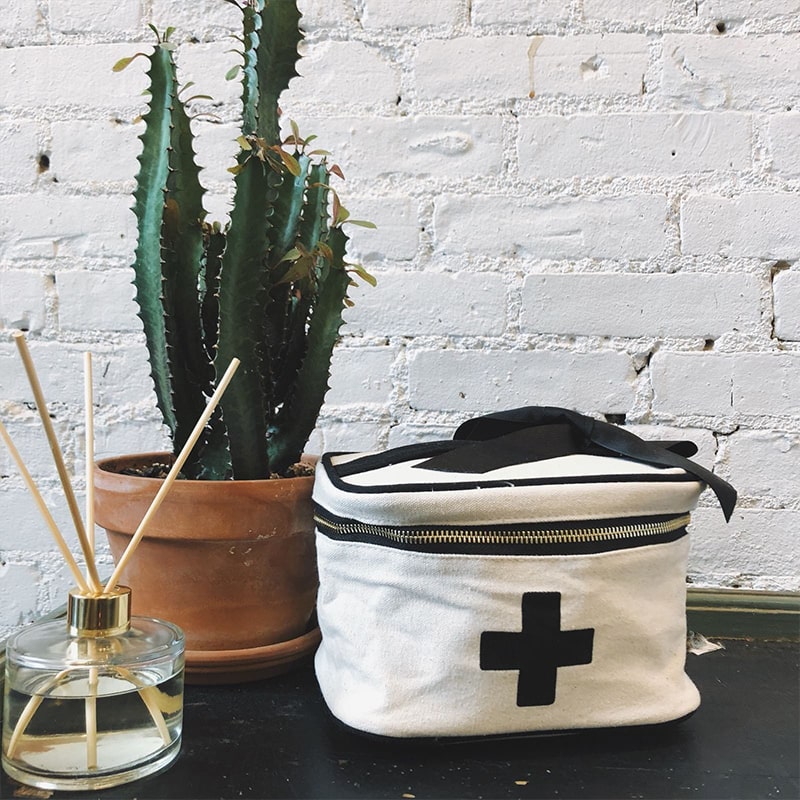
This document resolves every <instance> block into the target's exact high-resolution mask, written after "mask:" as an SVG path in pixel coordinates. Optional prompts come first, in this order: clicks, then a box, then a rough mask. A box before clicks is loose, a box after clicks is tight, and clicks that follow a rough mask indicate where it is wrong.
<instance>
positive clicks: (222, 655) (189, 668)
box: [185, 627, 322, 684]
mask: <svg viewBox="0 0 800 800" xmlns="http://www.w3.org/2000/svg"><path fill="white" fill-rule="evenodd" d="M321 639H322V635H321V634H320V630H319V628H318V627H314V628H312V629H311V630H309V631H307V632H306V633H304V634H302V635H301V636H298V637H297V638H296V639H289V640H288V641H286V642H277V643H276V644H269V645H265V646H264V647H251V648H246V649H244V650H187V651H186V672H185V676H186V683H189V684H212V683H244V682H245V681H255V680H259V679H261V678H269V677H271V676H273V675H280V674H281V673H282V672H287V671H288V670H289V669H291V667H292V665H293V664H294V663H295V662H296V661H299V660H300V659H301V658H305V657H306V656H310V655H311V654H312V653H313V652H314V651H315V650H316V649H317V645H319V643H320V640H321Z"/></svg>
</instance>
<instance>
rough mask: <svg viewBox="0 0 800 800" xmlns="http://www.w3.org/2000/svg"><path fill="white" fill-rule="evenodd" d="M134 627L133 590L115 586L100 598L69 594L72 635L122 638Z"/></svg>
mask: <svg viewBox="0 0 800 800" xmlns="http://www.w3.org/2000/svg"><path fill="white" fill-rule="evenodd" d="M130 626H131V590H130V589H129V588H128V587H127V586H115V587H114V588H113V589H112V590H111V591H110V592H104V593H103V594H100V595H90V594H82V593H81V592H79V591H78V590H77V589H73V590H72V591H71V592H70V593H69V602H68V604H67V627H68V629H69V634H70V636H88V637H99V636H118V635H119V634H121V633H125V631H127V630H128V628H130Z"/></svg>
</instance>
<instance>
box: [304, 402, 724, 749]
mask: <svg viewBox="0 0 800 800" xmlns="http://www.w3.org/2000/svg"><path fill="white" fill-rule="evenodd" d="M695 449H696V448H694V446H693V445H691V444H689V443H685V442H683V443H666V442H662V443H652V442H644V441H642V440H641V439H639V438H637V437H636V436H634V435H633V434H631V433H629V432H628V431H626V430H625V429H624V428H619V427H617V426H612V425H608V424H606V423H601V422H597V421H595V420H592V419H590V418H588V417H584V416H581V415H579V414H576V413H574V412H570V411H566V410H564V409H557V408H525V409H516V410H513V411H509V412H503V413H499V414H496V415H490V416H489V417H481V418H477V419H473V420H470V421H468V422H467V423H465V424H464V425H462V426H461V428H459V429H458V431H457V432H456V435H455V438H454V440H453V441H447V442H432V443H430V444H422V445H412V446H409V447H401V448H397V449H394V450H389V451H386V452H382V453H374V454H352V453H351V454H325V455H324V456H323V457H322V458H321V460H320V462H319V464H318V467H317V473H316V480H315V486H314V502H315V508H316V524H317V553H318V563H319V577H320V588H319V597H318V606H317V608H318V615H319V624H320V628H321V631H322V644H321V645H320V648H319V650H318V652H317V654H316V660H315V667H316V673H317V677H318V680H319V684H320V687H321V689H322V694H323V696H324V698H325V701H326V703H327V705H328V707H329V708H330V710H331V712H332V713H333V715H334V716H335V717H337V718H338V719H339V720H340V721H341V722H342V723H344V724H345V725H347V726H349V727H351V728H354V729H356V730H358V731H362V732H365V733H370V734H375V735H380V736H390V737H404V738H409V737H415V738H416V737H449V736H457V737H464V736H487V735H499V734H514V733H526V732H543V731H563V730H572V729H584V728H596V727H607V726H621V725H639V724H650V723H659V722H665V721H668V720H675V719H679V718H681V717H684V716H686V715H688V714H689V713H691V712H692V711H694V710H695V709H696V708H697V706H698V704H699V695H698V691H697V689H696V688H695V686H694V684H693V683H692V681H691V680H690V679H689V677H688V676H687V675H686V673H685V671H684V663H685V655H686V645H685V637H686V622H685V619H686V618H685V599H686V584H685V580H686V566H687V555H688V550H689V540H688V535H687V529H686V526H687V524H688V523H689V511H690V510H691V509H692V508H693V507H694V506H695V504H696V502H697V500H698V498H699V496H700V494H701V492H702V491H703V490H704V488H705V487H706V486H707V485H711V487H712V488H713V489H714V491H715V492H716V493H717V496H718V498H719V500H720V502H721V504H722V506H723V510H724V512H725V514H726V516H728V517H729V516H730V513H731V512H732V510H733V505H734V504H735V499H736V494H735V492H734V490H733V489H732V488H731V487H730V486H729V485H728V484H726V483H725V482H724V481H722V480H720V479H719V478H718V477H717V476H715V475H713V474H711V473H710V472H709V471H707V470H705V469H704V468H703V467H701V466H699V465H697V464H694V463H693V462H691V461H689V460H688V459H687V458H686V455H687V454H693V452H694V450H695Z"/></svg>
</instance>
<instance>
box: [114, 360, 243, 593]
mask: <svg viewBox="0 0 800 800" xmlns="http://www.w3.org/2000/svg"><path fill="white" fill-rule="evenodd" d="M238 366H239V359H238V358H234V359H232V360H231V363H230V365H229V366H228V369H227V370H226V371H225V374H224V375H223V376H222V378H221V379H220V382H219V385H218V386H217V389H216V391H215V392H214V394H213V395H212V396H211V399H210V400H209V401H208V405H207V406H206V410H205V411H204V412H203V413H202V415H201V416H200V419H199V420H197V424H196V425H195V426H194V429H193V430H192V432H191V434H190V435H189V438H188V440H187V441H186V444H185V445H184V446H183V449H182V450H181V452H180V454H179V455H178V457H177V458H176V459H175V463H174V464H173V465H172V468H171V469H170V471H169V473H168V474H167V477H166V478H164V482H163V483H162V484H161V488H160V489H159V490H158V493H157V494H156V496H155V497H154V498H153V502H152V503H151V504H150V507H149V508H148V509H147V512H146V513H145V515H144V517H143V518H142V521H141V522H140V523H139V527H138V528H137V529H136V532H135V533H134V534H133V538H132V539H131V540H130V542H129V543H128V546H127V547H126V548H125V552H124V553H123V554H122V555H121V556H120V559H119V561H118V562H117V567H116V569H115V570H114V572H113V573H112V575H111V577H110V578H109V580H108V583H106V585H105V589H104V591H105V592H110V591H111V590H112V589H113V588H114V587H115V586H116V585H117V583H118V581H119V579H120V575H121V574H122V571H123V570H124V569H125V567H126V566H127V564H128V561H130V559H131V557H132V556H133V553H134V551H135V550H136V548H137V547H138V545H139V542H141V540H142V537H143V536H144V534H145V532H146V530H147V526H148V525H149V524H150V520H152V518H153V516H154V514H155V513H156V511H158V509H159V507H160V506H161V503H162V502H163V501H164V498H165V497H166V496H167V492H169V490H170V488H171V487H172V484H173V483H174V482H175V479H176V478H177V477H178V473H179V472H180V471H181V468H182V467H183V465H184V463H185V462H186V459H187V458H189V454H190V453H191V452H192V448H193V447H194V446H195V444H196V443H197V440H198V439H199V438H200V434H201V433H202V432H203V429H204V428H205V426H206V423H207V422H208V420H209V419H210V418H211V415H212V414H213V413H214V409H215V408H216V407H217V403H219V401H220V398H221V397H222V395H223V393H224V392H225V389H227V388H228V384H229V383H230V382H231V378H233V374H234V373H235V372H236V369H237V368H238Z"/></svg>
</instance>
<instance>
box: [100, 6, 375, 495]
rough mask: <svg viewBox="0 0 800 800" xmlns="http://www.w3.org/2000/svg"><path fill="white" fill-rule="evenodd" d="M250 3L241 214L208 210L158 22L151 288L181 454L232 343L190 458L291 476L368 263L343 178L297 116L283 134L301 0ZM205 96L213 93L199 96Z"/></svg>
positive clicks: (208, 465)
mask: <svg viewBox="0 0 800 800" xmlns="http://www.w3.org/2000/svg"><path fill="white" fill-rule="evenodd" d="M228 2H232V4H233V5H236V7H237V8H239V9H240V11H241V14H242V37H241V39H240V40H239V41H240V43H241V46H242V49H241V51H240V52H241V55H242V65H241V67H240V68H237V69H234V70H232V71H231V73H229V75H228V76H227V77H229V78H231V79H232V78H236V77H237V76H240V77H241V84H242V97H241V101H242V111H241V117H242V125H241V136H240V137H239V138H238V140H237V141H238V143H239V145H240V151H239V154H238V156H237V160H236V165H235V166H234V167H232V168H231V172H233V173H234V176H235V177H234V181H235V192H234V201H233V207H232V209H231V213H230V221H229V223H228V224H227V225H225V226H224V227H223V226H222V225H220V224H219V223H217V222H208V221H207V220H206V213H205V211H204V209H203V203H202V199H203V194H204V189H203V187H202V185H201V183H200V170H199V168H198V166H197V164H196V161H195V154H194V148H193V134H192V130H191V126H190V117H189V114H188V113H187V109H186V104H187V103H188V102H189V101H190V100H191V99H194V98H188V99H187V100H183V99H181V92H183V91H185V89H186V88H187V86H188V85H189V84H187V86H184V87H180V86H179V84H178V79H177V73H176V65H175V61H174V58H173V50H174V45H173V44H172V43H171V42H170V41H169V39H170V36H171V34H172V32H173V29H167V31H166V32H165V33H164V35H163V36H161V35H159V33H158V31H156V29H155V28H153V30H154V32H155V33H156V37H157V43H156V45H155V47H154V49H153V52H152V53H149V54H145V53H137V54H136V55H135V56H133V57H131V58H126V59H122V60H121V61H120V62H118V63H117V64H116V65H115V66H114V70H115V71H119V70H121V69H124V68H125V67H126V66H127V65H128V64H129V63H130V61H132V60H133V58H136V57H138V56H143V57H145V58H147V59H148V60H149V62H150V65H149V69H148V76H149V81H150V87H149V88H150V102H149V108H148V110H147V112H146V114H145V115H144V123H145V131H144V133H143V134H142V136H141V137H140V138H141V140H142V143H143V149H142V153H141V155H140V157H139V165H140V169H139V173H138V176H137V188H136V191H135V194H134V197H135V205H134V212H135V214H136V217H137V223H138V243H137V248H136V257H135V263H134V265H133V266H134V271H135V278H134V284H135V286H136V302H137V304H138V306H139V316H140V317H141V319H142V322H143V325H144V332H145V337H146V340H147V348H148V353H149V360H150V368H151V374H152V378H153V382H154V385H155V392H156V399H157V403H158V407H159V409H160V411H161V414H162V416H163V419H164V422H165V424H166V425H167V427H168V428H169V431H170V433H171V436H172V441H173V447H174V450H175V452H176V453H177V452H179V451H180V449H181V448H182V447H183V445H184V443H185V442H186V440H187V438H188V436H189V434H190V433H191V430H192V428H193V426H194V424H195V421H196V420H197V419H198V417H199V416H200V414H201V413H202V411H203V409H204V408H205V404H206V401H207V398H208V397H209V396H210V395H211V394H212V392H213V386H214V383H215V381H216V379H218V378H219V377H220V376H221V375H222V373H223V372H224V371H225V369H226V368H227V366H228V364H229V363H230V361H231V359H232V358H233V357H237V358H239V359H240V361H241V366H240V367H239V370H238V373H237V375H236V378H235V380H234V381H232V383H231V385H230V386H229V387H228V390H227V392H226V394H225V396H224V398H223V400H222V402H221V404H220V408H219V409H218V411H217V413H216V414H215V415H214V416H213V417H212V418H211V420H210V422H209V424H208V426H207V428H206V430H205V431H204V434H203V436H202V437H201V439H200V440H199V442H198V444H197V445H196V446H195V448H194V450H193V452H192V455H191V457H190V458H189V460H188V461H187V463H186V465H185V467H184V473H185V474H186V475H187V477H190V478H198V479H208V480H221V479H226V478H233V479H237V480H244V479H255V478H265V477H269V476H270V475H274V474H278V475H283V474H286V473H287V470H289V468H290V467H291V466H292V465H293V464H294V463H296V462H297V461H299V459H300V455H301V453H302V449H303V447H304V446H305V444H306V442H307V440H308V437H309V436H310V434H311V431H312V430H313V428H314V426H315V424H316V420H317V416H318V414H319V410H320V408H321V406H322V402H323V400H324V396H325V392H326V391H327V388H328V377H329V370H330V361H331V353H332V350H333V347H334V345H335V343H336V340H337V338H338V335H339V328H340V326H341V324H342V311H343V308H344V306H345V305H351V302H350V301H349V299H348V297H347V291H348V288H349V287H350V286H351V285H353V279H352V276H353V275H358V276H360V277H361V278H362V279H364V280H366V281H368V282H369V283H371V284H374V279H373V278H372V277H371V276H370V275H369V274H368V273H367V272H366V271H365V270H364V269H363V267H361V266H360V265H357V264H349V263H348V262H347V261H346V260H345V258H346V244H347V241H348V237H347V235H346V234H345V233H344V231H343V229H342V226H343V224H344V223H345V222H353V223H355V224H360V225H365V226H367V227H374V226H372V225H371V223H368V222H364V221H361V220H349V219H348V217H349V214H348V212H347V210H346V209H345V208H344V207H343V206H342V204H341V202H340V201H339V197H338V195H337V193H336V192H335V191H334V190H333V189H332V188H331V186H330V180H331V176H332V175H338V176H339V177H343V176H342V174H341V171H340V169H339V168H338V167H337V166H336V165H330V166H329V164H328V160H327V157H328V155H329V154H328V153H327V152H326V151H323V150H309V145H310V144H311V142H312V140H313V139H314V138H315V137H313V136H308V137H307V138H305V139H304V138H302V137H301V135H300V132H299V130H298V128H297V126H296V125H295V124H294V123H292V125H291V129H292V131H291V134H289V135H288V136H287V137H286V138H283V139H282V138H281V131H280V124H279V116H280V113H281V112H280V108H279V105H278V100H279V97H280V94H281V93H282V91H283V90H284V89H285V88H286V87H287V86H288V84H289V81H290V80H291V78H293V77H294V76H296V75H297V72H296V69H295V67H296V64H297V61H298V59H299V55H298V50H297V48H298V44H299V43H300V41H301V39H302V36H303V34H302V31H301V29H300V12H299V11H298V9H297V4H296V2H295V0H247V1H246V3H245V4H244V5H243V6H240V5H239V4H238V3H236V2H234V0H228ZM196 97H199V96H196Z"/></svg>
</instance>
